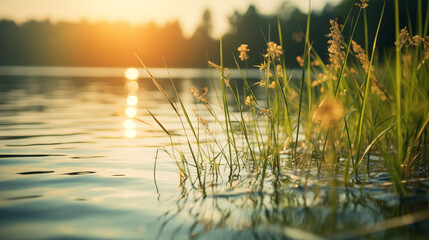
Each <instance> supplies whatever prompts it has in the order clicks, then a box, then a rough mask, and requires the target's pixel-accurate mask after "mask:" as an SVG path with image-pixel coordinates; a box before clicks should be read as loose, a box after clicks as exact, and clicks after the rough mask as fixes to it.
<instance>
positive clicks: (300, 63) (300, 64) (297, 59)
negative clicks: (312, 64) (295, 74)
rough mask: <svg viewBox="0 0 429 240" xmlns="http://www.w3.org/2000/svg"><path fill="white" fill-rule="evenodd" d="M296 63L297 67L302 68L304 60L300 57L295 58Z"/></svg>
mask: <svg viewBox="0 0 429 240" xmlns="http://www.w3.org/2000/svg"><path fill="white" fill-rule="evenodd" d="M296 61H297V62H298V63H299V66H301V67H304V59H303V58H302V57H301V56H297V57H296Z"/></svg>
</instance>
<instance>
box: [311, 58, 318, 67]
mask: <svg viewBox="0 0 429 240" xmlns="http://www.w3.org/2000/svg"><path fill="white" fill-rule="evenodd" d="M319 65H320V62H319V61H318V60H317V59H315V60H313V61H312V62H311V66H315V67H318V66H319Z"/></svg>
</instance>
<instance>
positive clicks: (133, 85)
mask: <svg viewBox="0 0 429 240" xmlns="http://www.w3.org/2000/svg"><path fill="white" fill-rule="evenodd" d="M127 89H128V91H130V92H137V90H138V89H139V84H138V83H137V82H136V81H128V83H127Z"/></svg>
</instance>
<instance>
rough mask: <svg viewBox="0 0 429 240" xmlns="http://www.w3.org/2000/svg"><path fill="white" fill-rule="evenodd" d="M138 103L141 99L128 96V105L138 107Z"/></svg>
mask: <svg viewBox="0 0 429 240" xmlns="http://www.w3.org/2000/svg"><path fill="white" fill-rule="evenodd" d="M138 101H139V99H138V98H137V97H136V96H134V95H131V96H128V98H127V104H128V105H130V106H135V105H137V102H138Z"/></svg>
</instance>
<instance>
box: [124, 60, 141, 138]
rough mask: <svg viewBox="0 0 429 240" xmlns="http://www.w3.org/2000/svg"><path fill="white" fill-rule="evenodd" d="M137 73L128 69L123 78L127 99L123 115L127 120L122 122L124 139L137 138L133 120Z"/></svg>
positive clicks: (135, 109) (135, 114)
mask: <svg viewBox="0 0 429 240" xmlns="http://www.w3.org/2000/svg"><path fill="white" fill-rule="evenodd" d="M138 77H139V71H138V70H137V69H135V68H128V69H127V70H126V71H125V78H126V79H127V83H126V85H125V87H126V89H127V90H128V97H127V100H126V102H127V108H126V109H125V115H126V116H127V117H128V118H129V119H126V120H125V121H124V135H125V137H126V138H135V137H136V136H137V130H136V128H137V125H136V123H135V122H134V120H133V118H135V117H136V116H137V103H138V100H139V99H138V97H137V90H138V89H139V84H138Z"/></svg>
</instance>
